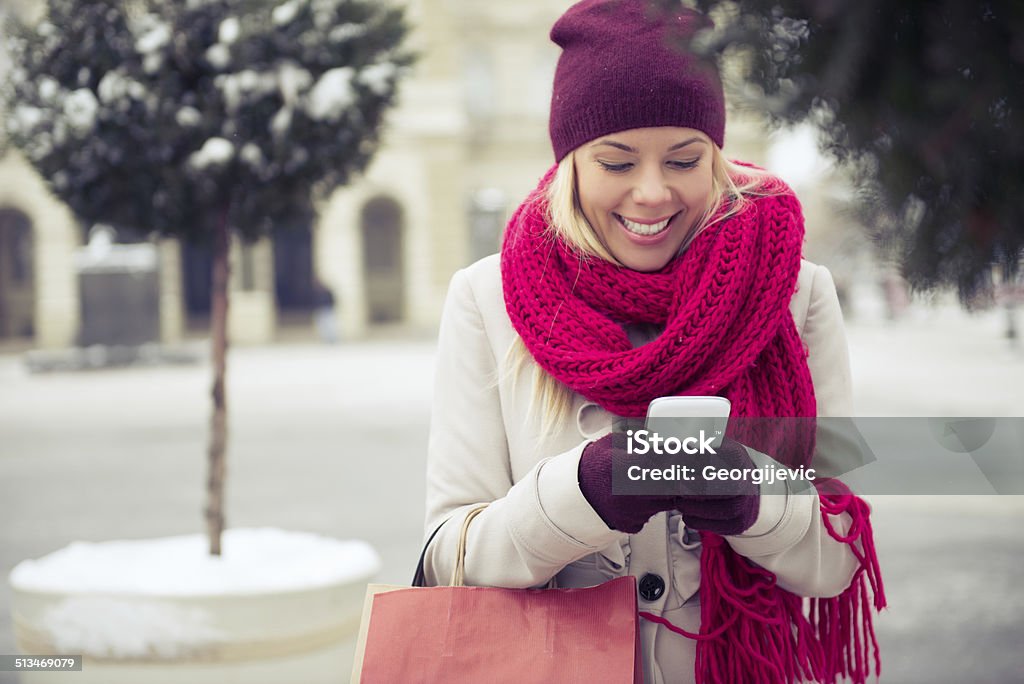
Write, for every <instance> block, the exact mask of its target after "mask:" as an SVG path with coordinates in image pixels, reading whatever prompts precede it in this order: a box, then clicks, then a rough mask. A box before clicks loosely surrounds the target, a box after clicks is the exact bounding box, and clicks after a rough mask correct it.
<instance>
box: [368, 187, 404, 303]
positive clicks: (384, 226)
mask: <svg viewBox="0 0 1024 684" xmlns="http://www.w3.org/2000/svg"><path fill="white" fill-rule="evenodd" d="M402 222H403V217H402V208H401V207H400V206H399V204H398V203H397V202H396V201H395V200H393V199H391V198H390V197H375V198H373V199H371V200H370V201H369V202H367V203H366V204H365V205H364V206H363V211H362V216H361V219H360V224H361V228H362V237H363V272H364V273H365V277H366V303H367V313H368V315H369V320H370V321H371V322H373V323H387V322H394V321H400V320H402V319H403V318H404V316H405V270H404V260H403V258H402V237H403V235H402V233H403V230H402Z"/></svg>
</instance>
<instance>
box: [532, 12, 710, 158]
mask: <svg viewBox="0 0 1024 684" xmlns="http://www.w3.org/2000/svg"><path fill="white" fill-rule="evenodd" d="M710 26H711V21H710V20H709V19H707V17H705V16H704V15H702V14H700V13H698V12H695V11H693V10H690V9H687V8H684V7H682V6H679V7H672V8H666V7H665V2H663V1H662V2H655V1H654V0H583V2H578V3H576V4H575V5H573V6H572V7H570V8H569V9H568V10H566V12H565V14H563V15H562V16H561V18H559V20H558V21H557V22H555V25H554V27H552V29H551V40H553V41H554V42H555V43H557V44H558V45H559V46H560V47H561V48H562V56H561V57H560V58H559V60H558V68H557V70H556V71H555V83H554V91H553V93H552V97H551V118H550V121H549V129H550V133H551V146H552V147H553V148H554V151H555V160H556V161H561V160H562V158H563V157H564V156H565V155H566V154H568V153H569V152H570V151H572V150H574V149H575V148H577V147H579V146H580V145H582V144H583V143H585V142H588V141H590V140H594V139H595V138H598V137H600V136H602V135H607V134H608V133H614V132H616V131H624V130H628V129H631V128H644V127H649V126H681V127H685V128H693V129H696V130H698V131H701V132H703V133H705V134H706V135H707V136H708V137H709V138H711V140H713V141H714V142H715V144H716V145H718V146H719V147H722V143H723V142H724V140H725V97H724V95H723V93H722V82H721V80H720V79H719V77H718V73H717V71H716V70H715V69H714V67H713V66H711V64H710V63H709V62H706V61H703V60H701V59H700V58H699V57H697V56H696V55H694V54H692V53H690V52H688V51H687V49H686V48H687V44H688V41H689V39H690V38H691V37H692V36H693V34H694V33H695V32H696V31H698V30H699V29H702V28H707V27H710Z"/></svg>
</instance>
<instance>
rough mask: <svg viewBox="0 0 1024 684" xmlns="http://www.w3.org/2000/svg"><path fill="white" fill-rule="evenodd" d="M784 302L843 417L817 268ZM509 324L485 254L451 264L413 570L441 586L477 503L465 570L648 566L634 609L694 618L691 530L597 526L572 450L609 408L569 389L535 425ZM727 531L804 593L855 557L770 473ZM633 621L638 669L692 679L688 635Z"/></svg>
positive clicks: (834, 314) (823, 274) (544, 578)
mask: <svg viewBox="0 0 1024 684" xmlns="http://www.w3.org/2000/svg"><path fill="white" fill-rule="evenodd" d="M790 311H791V312H792V315H793V318H794V320H795V322H796V327H797V330H798V331H799V333H800V337H801V339H802V340H803V342H804V344H805V345H806V347H807V350H808V359H807V360H808V364H809V366H810V371H811V377H812V380H813V382H814V390H815V397H816V400H817V410H818V415H819V416H850V415H852V399H851V392H850V370H849V357H848V352H847V346H846V336H845V332H844V329H843V320H842V314H841V312H840V309H839V300H838V298H837V296H836V290H835V286H834V284H833V282H832V277H831V275H830V274H829V272H828V270H827V269H826V268H824V267H823V266H817V265H814V264H812V263H810V262H807V261H804V262H802V264H801V268H800V274H799V281H798V287H797V291H796V293H795V294H794V295H793V298H792V300H791V302H790ZM516 336H517V334H516V332H515V331H514V330H513V328H512V325H511V322H510V321H509V318H508V314H507V313H506V310H505V303H504V299H503V295H502V284H501V274H500V268H499V258H498V256H497V255H493V256H490V257H487V258H485V259H482V260H481V261H478V262H477V263H475V264H473V265H471V266H469V267H468V268H465V269H463V270H461V271H459V272H457V273H456V274H455V275H454V276H453V278H452V281H451V285H450V288H449V292H448V297H447V301H446V303H445V306H444V313H443V315H442V320H441V328H440V336H439V342H438V352H437V354H438V356H437V365H436V378H435V391H434V402H433V409H432V411H433V412H432V418H431V426H430V439H429V445H428V464H427V501H426V509H427V511H426V534H427V535H429V534H430V533H432V532H434V530H435V529H437V528H438V527H439V526H440V529H439V530H438V532H437V534H436V535H435V536H434V538H433V541H432V542H431V543H430V545H429V547H428V548H427V550H426V553H425V560H424V563H425V564H424V569H425V571H426V578H427V582H428V584H447V582H448V580H449V577H450V576H451V572H452V568H453V565H454V561H455V549H456V543H457V540H458V536H459V530H460V527H461V525H462V521H463V519H464V516H465V514H466V512H468V511H469V510H470V509H471V508H473V507H474V506H475V505H478V504H480V503H484V502H487V503H489V504H490V505H489V506H488V507H487V509H486V510H484V511H483V512H482V513H481V514H480V515H478V516H477V517H476V518H475V519H474V520H473V522H472V524H471V525H470V527H469V537H468V544H467V553H466V584H468V585H476V586H494V587H537V586H542V585H544V584H545V583H547V582H548V581H549V580H550V579H551V578H552V577H553V576H556V575H557V578H556V581H557V583H558V586H561V587H573V586H591V585H595V584H598V583H600V582H603V581H605V580H608V579H611V578H613V577H618V576H621V575H624V574H631V575H635V576H636V577H637V578H638V579H639V578H641V577H643V576H644V575H645V574H648V573H651V574H655V575H657V576H658V577H660V578H662V579H663V580H664V582H665V585H666V589H665V591H664V593H663V594H662V595H661V597H660V598H658V599H657V600H654V601H646V600H644V599H643V598H642V597H639V598H638V604H639V607H640V610H644V611H649V612H652V613H655V614H657V615H661V616H662V617H664V618H666V619H667V620H669V621H671V622H672V623H673V624H675V625H677V626H679V627H682V628H684V629H686V630H688V631H691V632H696V631H698V630H699V627H700V606H699V603H698V595H697V591H698V588H699V585H700V556H699V554H700V540H699V534H694V533H693V531H688V530H687V529H686V527H685V524H684V522H683V521H682V520H681V518H680V516H679V514H678V513H671V512H669V513H660V514H658V515H656V516H654V517H653V518H651V520H650V521H649V522H648V523H647V525H646V526H645V527H644V528H643V530H641V531H640V532H639V533H638V534H625V533H622V532H618V531H615V530H612V529H609V528H608V526H607V525H606V524H605V523H604V522H603V521H602V520H601V518H600V517H599V516H598V515H597V513H596V512H594V510H593V509H592V508H591V506H590V505H589V504H588V503H587V501H586V499H585V498H584V497H583V495H582V494H581V493H580V489H579V486H578V483H577V469H578V466H579V460H580V455H581V453H582V451H583V448H584V447H585V446H586V445H587V444H588V443H589V442H590V441H592V440H593V439H595V438H597V437H599V436H600V435H602V434H605V433H607V432H608V430H609V429H610V427H611V422H612V420H613V418H614V416H612V415H611V414H610V413H608V412H607V411H605V410H604V409H603V408H601V407H599V406H597V405H596V404H594V403H592V402H589V401H588V400H587V399H585V398H584V397H583V396H580V395H574V397H573V404H572V413H571V415H572V417H573V418H572V420H570V421H568V422H566V423H565V424H564V425H562V426H560V427H559V428H558V429H556V430H555V432H554V434H552V435H550V436H548V437H547V438H542V436H541V430H540V421H539V419H538V418H536V417H535V416H533V415H532V414H531V413H530V411H529V410H528V409H529V406H530V401H531V392H532V378H533V374H534V373H536V372H538V371H539V368H538V367H537V366H536V364H534V363H533V362H532V360H530V361H529V362H528V363H526V364H524V366H523V368H521V370H520V372H519V373H518V374H517V376H516V377H512V376H511V375H510V374H509V373H507V372H504V373H503V372H502V370H503V369H504V367H505V364H504V361H505V358H506V352H507V351H508V349H509V346H510V345H511V344H512V343H513V341H514V340H515V338H516ZM752 455H753V456H754V457H755V460H758V459H759V458H761V455H760V454H757V453H756V452H754V453H753V454H752ZM780 487H781V488H780ZM442 523H444V524H443V525H442ZM848 523H849V520H848V518H846V516H845V514H844V515H843V516H842V517H841V518H839V519H836V520H834V521H833V525H834V527H835V528H836V529H837V531H845V530H846V529H847V527H848ZM726 540H727V542H728V543H729V545H730V546H731V547H732V548H733V549H734V550H735V551H736V552H737V553H739V554H741V555H743V556H746V557H747V558H749V559H750V560H752V561H753V562H754V563H756V564H758V565H760V566H762V567H764V568H766V569H768V570H770V571H771V572H773V573H775V575H776V577H777V578H778V583H779V585H780V586H782V587H784V588H786V589H788V590H789V591H792V592H795V593H797V594H800V595H803V596H812V597H813V596H834V595H836V594H838V593H840V592H841V591H842V590H843V589H845V588H846V587H847V586H848V585H849V583H850V581H851V579H852V577H853V573H854V571H855V570H856V560H855V558H854V557H853V555H852V554H851V553H850V550H849V548H848V547H847V546H846V545H845V544H842V543H839V542H837V541H835V540H834V539H833V538H832V537H831V536H830V535H829V534H828V532H827V531H826V530H825V528H824V526H823V524H822V520H821V513H820V511H819V506H818V500H817V496H816V495H815V494H813V493H810V494H806V493H805V494H800V495H796V494H793V493H788V490H787V489H786V487H785V485H780V484H779V483H776V484H775V485H774V486H773V487H766V486H762V495H761V506H760V511H759V514H758V518H757V520H756V522H755V523H754V525H753V527H751V528H750V529H749V530H747V531H746V532H745V533H744V534H741V535H736V536H729V537H726ZM640 627H641V650H642V653H643V658H644V669H645V679H644V681H645V682H647V683H648V684H658V683H659V682H672V683H675V682H689V681H693V659H694V653H695V645H694V643H693V642H692V641H690V640H689V639H686V638H685V637H682V636H679V635H677V634H675V633H673V632H672V631H670V630H668V629H666V628H664V627H661V626H659V625H657V624H655V623H651V622H647V621H643V620H642V621H641V623H640Z"/></svg>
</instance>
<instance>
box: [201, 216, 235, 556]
mask: <svg viewBox="0 0 1024 684" xmlns="http://www.w3.org/2000/svg"><path fill="white" fill-rule="evenodd" d="M230 245H231V235H230V232H229V231H228V209H227V208H225V209H224V213H223V215H222V216H221V220H220V224H219V225H218V226H217V232H216V234H215V235H214V238H213V280H212V283H211V286H210V340H211V344H212V350H211V351H212V360H213V389H212V395H213V413H212V414H211V416H210V446H209V451H208V456H209V466H208V467H209V471H208V476H207V480H206V534H207V537H208V538H209V541H210V555H211V556H219V555H220V536H221V532H223V531H224V452H225V451H226V447H227V441H228V425H227V398H226V396H225V387H224V373H225V370H226V365H227V350H228V334H227V325H228V275H229V274H230V271H231V264H230V252H229V248H230Z"/></svg>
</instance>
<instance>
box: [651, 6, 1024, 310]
mask: <svg viewBox="0 0 1024 684" xmlns="http://www.w3.org/2000/svg"><path fill="white" fill-rule="evenodd" d="M655 1H656V2H659V3H662V4H666V3H668V4H671V3H672V2H673V0H652V2H655ZM675 1H676V3H677V0H675ZM695 4H696V5H697V6H699V7H700V8H702V9H704V10H706V11H709V12H710V13H711V14H712V16H714V17H715V20H716V24H717V30H716V31H715V32H713V33H712V34H711V35H710V36H706V38H709V40H706V41H704V46H703V47H704V48H706V49H709V51H711V52H715V53H724V52H726V51H730V52H732V53H733V54H738V55H742V56H743V58H744V59H742V60H740V61H738V62H737V64H742V65H744V68H743V69H742V76H743V79H742V81H743V82H744V84H745V86H744V88H743V89H742V90H740V91H739V92H737V93H735V94H736V95H738V96H740V98H741V99H747V98H751V99H753V100H755V101H757V102H758V103H759V106H761V107H764V108H766V109H767V110H768V113H769V114H770V115H771V118H772V119H773V120H774V121H775V122H776V123H783V124H792V123H799V122H809V123H811V124H814V125H815V126H816V127H817V128H818V129H819V130H820V131H821V133H822V134H823V135H822V140H823V143H824V147H825V149H826V151H827V152H829V153H830V154H831V155H832V156H834V157H835V158H836V159H838V160H840V161H843V162H849V163H850V167H851V168H852V169H853V170H854V171H855V172H856V178H857V182H858V185H859V193H858V194H859V197H858V200H859V201H858V203H857V204H858V208H859V209H860V210H861V213H862V215H863V218H864V222H865V225H867V226H869V228H870V232H871V234H872V235H873V236H874V237H875V238H877V240H878V242H879V244H880V246H882V247H884V248H887V249H886V252H887V253H888V254H891V255H893V256H895V257H896V259H897V260H898V262H899V264H900V266H901V270H902V272H903V274H904V275H905V276H906V277H907V278H908V279H909V281H910V282H911V283H912V284H913V285H914V286H916V287H918V288H921V289H924V290H928V289H932V288H937V287H940V286H944V285H955V286H956V287H957V288H958V290H959V292H960V295H961V297H962V298H963V299H964V300H965V301H970V300H971V298H972V297H975V296H977V295H979V294H983V293H985V292H987V291H989V290H991V288H992V275H993V266H999V267H1001V271H1002V273H1003V277H1004V278H1006V279H1007V280H1008V281H1009V280H1012V278H1014V277H1016V274H1018V273H1019V272H1020V271H1021V270H1022V267H1024V202H1022V201H1021V200H1020V197H1019V193H1020V191H1019V188H1020V187H1021V184H1022V183H1024V164H1022V163H1021V160H1022V158H1024V38H1022V36H1024V3H1021V2H1020V1H1019V0H987V1H986V2H962V1H961V0H900V2H889V1H888V0H857V1H856V2H837V1H836V0H695ZM744 95H746V96H747V98H744Z"/></svg>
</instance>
